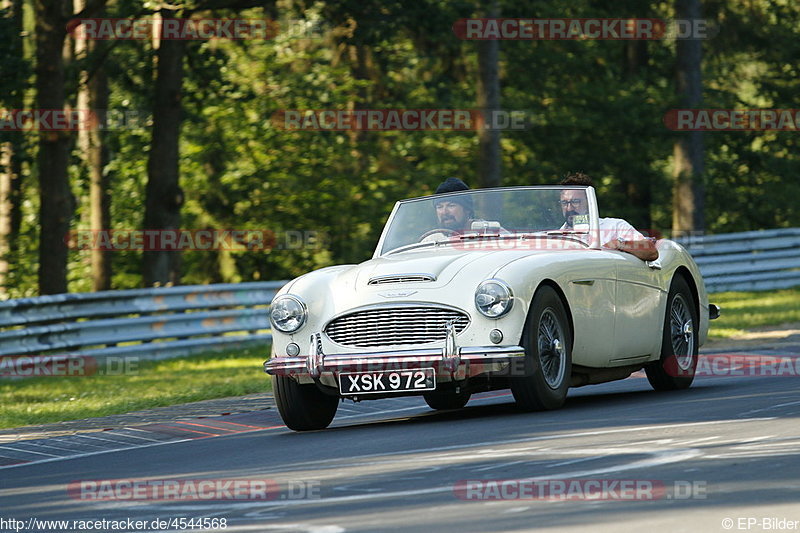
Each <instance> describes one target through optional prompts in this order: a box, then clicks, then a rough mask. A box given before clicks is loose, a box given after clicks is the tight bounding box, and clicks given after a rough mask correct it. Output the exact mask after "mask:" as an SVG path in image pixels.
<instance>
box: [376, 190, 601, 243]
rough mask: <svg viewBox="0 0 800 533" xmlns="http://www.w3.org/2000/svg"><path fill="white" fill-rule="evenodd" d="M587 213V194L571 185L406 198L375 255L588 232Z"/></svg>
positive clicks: (399, 205)
mask: <svg viewBox="0 0 800 533" xmlns="http://www.w3.org/2000/svg"><path fill="white" fill-rule="evenodd" d="M588 209H589V207H588V200H587V197H586V190H585V189H583V188H574V187H573V188H563V187H553V188H508V189H483V190H481V189H478V190H473V191H465V192H463V193H451V194H444V195H436V196H428V197H425V198H417V199H413V200H406V201H403V202H400V203H399V204H398V207H397V209H396V210H395V212H394V215H393V216H392V217H391V219H390V221H389V225H388V227H387V228H386V229H385V230H384V235H383V240H382V245H381V248H380V252H379V254H380V255H383V254H385V253H388V252H391V251H392V250H397V249H400V248H404V247H414V245H420V247H422V246H425V245H426V244H428V245H431V246H432V245H434V244H435V243H437V242H438V243H441V242H446V241H450V240H458V239H464V238H481V237H492V236H495V237H498V236H501V237H503V236H504V237H506V238H507V237H509V236H512V235H513V236H516V235H526V234H532V233H546V232H551V231H552V232H570V233H572V232H575V233H577V234H579V235H582V234H588V232H589V219H590V217H589V214H588ZM476 233H477V234H478V235H477V236H476Z"/></svg>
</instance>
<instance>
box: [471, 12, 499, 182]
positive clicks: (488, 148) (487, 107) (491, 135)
mask: <svg viewBox="0 0 800 533" xmlns="http://www.w3.org/2000/svg"><path fill="white" fill-rule="evenodd" d="M499 13H500V9H499V7H498V5H497V0H493V1H492V4H491V7H490V8H489V13H488V15H487V16H488V17H491V18H495V17H499V16H500V14H499ZM477 47H478V109H479V110H480V111H481V112H482V113H483V114H484V117H485V118H486V121H489V120H491V117H492V116H493V114H494V113H495V112H497V111H499V110H500V73H499V65H498V62H499V54H500V43H499V41H498V40H496V39H492V40H487V41H478V42H477ZM501 168H502V155H501V153H500V130H499V129H493V128H487V127H486V124H484V127H482V128H480V129H479V130H478V172H479V176H478V181H479V184H480V186H481V187H499V186H500V179H501Z"/></svg>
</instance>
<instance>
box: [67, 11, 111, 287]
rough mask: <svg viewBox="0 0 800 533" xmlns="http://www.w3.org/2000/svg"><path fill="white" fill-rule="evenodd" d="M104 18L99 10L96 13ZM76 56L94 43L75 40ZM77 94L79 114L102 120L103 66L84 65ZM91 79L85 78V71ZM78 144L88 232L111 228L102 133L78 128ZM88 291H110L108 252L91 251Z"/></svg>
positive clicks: (105, 84)
mask: <svg viewBox="0 0 800 533" xmlns="http://www.w3.org/2000/svg"><path fill="white" fill-rule="evenodd" d="M85 4H86V0H80V1H79V2H78V10H79V11H80V10H82V9H84V8H85V7H86V5H85ZM96 15H97V16H98V17H102V16H104V12H103V11H102V10H101V11H99V12H98V13H96ZM75 44H76V53H77V54H78V55H79V56H82V57H83V58H84V60H85V59H86V58H89V57H91V56H92V53H93V52H94V51H96V50H97V41H93V40H77V41H76V42H75ZM84 65H85V66H84V69H83V71H82V72H81V80H80V86H79V93H78V109H79V112H81V113H86V112H87V111H88V110H91V111H92V112H93V113H96V114H97V116H98V118H99V119H100V120H102V118H103V115H104V114H105V112H106V110H107V109H108V77H107V76H106V72H105V68H104V67H103V65H98V66H97V67H96V68H90V66H91V65H90V64H89V63H87V62H84ZM90 71H92V72H93V73H92V75H91V76H92V77H91V78H89V75H90V74H89V72H90ZM78 144H79V146H80V148H81V155H82V157H83V158H84V162H85V167H86V168H87V169H88V173H89V228H90V230H92V231H98V230H109V229H111V205H110V204H111V199H110V195H109V194H108V190H109V186H110V184H109V179H108V176H107V174H106V172H105V167H106V165H107V164H108V147H107V145H106V135H105V130H104V129H102V128H91V129H81V130H80V131H79V132H78ZM90 253H91V264H92V290H94V291H105V290H109V289H111V255H112V252H111V251H108V250H100V249H97V250H95V249H93V250H91V252H90Z"/></svg>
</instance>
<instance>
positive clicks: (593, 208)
mask: <svg viewBox="0 0 800 533" xmlns="http://www.w3.org/2000/svg"><path fill="white" fill-rule="evenodd" d="M568 189H583V190H585V191H586V202H587V207H588V209H589V232H588V237H589V248H591V249H593V250H599V249H600V248H601V245H602V242H601V241H600V215H599V210H598V206H597V196H596V194H595V190H594V187H591V186H584V185H524V186H518V187H493V188H488V189H470V190H466V191H457V192H452V193H447V194H430V195H428V196H419V197H417V198H407V199H405V200H400V201H398V202H395V204H394V208H392V212H391V213H390V214H389V218H388V219H386V224H385V225H384V226H383V231H382V232H381V237H380V239H378V244H377V245H376V246H375V252H374V253H373V254H372V258H373V259H377V258H378V257H383V256H385V255H388V254H390V253H392V252H393V251H394V250H396V249H397V248H395V249H392V250H387V251H386V252H385V253H383V254H381V253H380V251H381V248H383V243H384V241H385V240H386V237H387V234H388V230H389V228H390V227H391V225H392V222H393V221H394V219H395V217H396V216H397V211H398V210H399V209H400V206H401V205H403V204H406V203H411V202H422V201H425V200H430V199H431V198H434V197H436V198H446V197H448V196H455V195H462V194H464V193H472V194H478V193H485V192H506V191H515V190H516V191H524V190H551V191H552V190H568ZM432 244H433V243H432Z"/></svg>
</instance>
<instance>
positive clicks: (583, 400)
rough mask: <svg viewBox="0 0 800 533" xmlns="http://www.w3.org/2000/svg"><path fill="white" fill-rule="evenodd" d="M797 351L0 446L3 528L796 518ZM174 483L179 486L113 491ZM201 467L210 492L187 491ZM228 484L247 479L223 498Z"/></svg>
mask: <svg viewBox="0 0 800 533" xmlns="http://www.w3.org/2000/svg"><path fill="white" fill-rule="evenodd" d="M797 348H798V347H797V346H787V347H784V348H782V349H779V350H757V349H752V348H751V349H748V351H747V354H761V355H769V356H780V357H782V358H784V359H783V361H784V362H786V361H789V362H790V364H788V365H787V364H784V365H783V367H781V368H782V370H781V372H780V373H782V374H783V376H773V375H770V374H771V372H766V374H767V375H752V374H754V373H756V374H758V373H760V372H754V371H753V370H752V369H750V370H747V369H746V370H744V371H742V370H739V371H732V370H720V369H716V371H715V375H704V376H701V377H698V378H697V379H696V380H695V384H694V385H693V386H692V388H691V389H689V390H686V391H678V392H663V393H662V392H654V391H653V390H652V389H651V388H650V386H649V384H648V382H647V380H646V379H644V378H642V377H641V376H634V377H631V378H629V379H626V380H624V381H618V382H614V383H608V384H604V385H596V386H590V387H583V388H579V389H573V390H571V391H570V394H569V398H568V401H567V405H566V406H565V407H564V408H563V409H561V410H558V411H553V412H540V413H521V412H518V411H517V410H516V409H515V407H514V404H513V400H512V398H511V396H510V394H508V393H504V392H495V393H487V394H483V395H480V396H477V397H473V399H472V400H471V401H470V403H469V404H468V406H467V407H466V408H465V409H462V410H460V411H451V412H434V411H432V410H430V409H429V408H428V407H427V406H426V405H425V404H424V403H423V401H422V400H421V399H418V398H400V399H394V400H378V401H372V402H363V403H359V404H353V403H346V404H342V406H341V408H340V411H339V413H338V414H337V417H336V419H335V420H334V423H333V425H332V426H331V428H329V429H328V430H325V431H317V432H309V433H295V432H292V431H289V430H288V429H286V428H285V427H284V426H282V425H281V423H280V419H279V418H278V417H277V413H276V412H275V410H274V409H272V410H265V411H257V412H253V413H247V414H242V415H234V416H231V417H224V418H214V419H197V420H195V421H188V422H187V421H183V422H180V423H178V422H176V423H175V424H157V425H153V427H149V428H148V427H144V428H139V429H137V430H119V431H113V432H103V433H92V434H88V435H82V436H81V435H78V436H75V438H74V439H73V440H68V439H67V440H65V438H61V440H55V439H47V440H40V441H28V442H18V443H14V444H9V445H3V446H0V454H3V453H4V454H5V457H6V459H5V466H2V467H0V531H89V530H90V529H88V526H92V529H91V530H92V531H117V530H118V529H113V528H112V525H114V524H112V523H111V522H107V523H105V524H103V523H93V524H87V523H80V522H78V523H76V524H69V525H66V524H61V525H58V526H57V527H55V526H53V525H51V527H50V528H49V529H48V528H47V527H46V524H43V523H42V522H36V521H44V520H68V521H73V520H76V521H80V520H89V521H100V520H104V519H105V520H106V521H113V520H127V519H131V520H141V521H144V522H146V524H144V525H143V526H142V527H141V528H139V529H136V530H137V531H189V530H193V531H199V530H200V529H198V528H196V527H195V528H192V527H189V526H188V524H189V522H188V520H190V519H195V520H198V519H200V521H202V519H203V518H207V519H212V518H217V519H224V520H225V526H226V527H225V529H223V528H222V527H221V524H220V523H215V525H216V526H217V527H215V528H208V529H205V530H206V531H223V530H224V531H231V532H238V531H248V532H249V531H265V532H267V531H268V532H272V531H309V532H324V533H335V532H344V531H381V532H383V531H437V532H445V531H458V532H468V531H469V532H472V531H476V532H477V531H529V530H544V531H547V530H551V531H579V530H580V531H587V530H588V531H608V532H612V531H613V532H618V531H631V532H633V531H635V532H641V531H647V532H649V533H652V532H677V531H691V532H695V531H800V424H798V416H800V392H799V391H798V383H799V382H798V377H800V376H798V373H797V372H796V370H797V369H798V368H800V356H798V349H797ZM728 353H730V352H728ZM740 355H741V354H740ZM705 357H709V355H708V354H706V355H704V358H705ZM709 359H710V358H709ZM706 368H711V367H710V366H707V367H706ZM792 368H793V369H795V370H794V371H793V370H792ZM709 373H710V372H709ZM732 374H733V375H732ZM91 438H95V439H96V440H95V441H94V442H92V441H91V440H87V439H91ZM81 439H82V440H81ZM97 439H99V440H97ZM3 448H4V450H5V451H4V450H3ZM120 480H122V481H120ZM176 480H182V481H183V484H182V485H181V487H182V489H181V490H183V491H184V492H183V494H182V495H181V499H176V497H175V496H174V494H173V495H172V496H170V497H169V498H164V497H163V495H161V496H158V495H157V496H156V497H153V494H156V493H153V492H149V493H147V494H149V495H150V498H149V499H147V497H146V496H143V494H145V493H144V492H142V493H141V494H139V495H138V496H136V497H133V492H132V490H129V491H127V492H126V491H125V490H119V489H120V487H123V488H125V487H130V486H133V485H126V484H125V483H129V484H133V483H138V486H139V487H142V486H147V487H150V489H147V490H151V491H152V490H155V489H152V487H159V486H161V484H162V483H165V482H170V483H175V482H176ZM199 480H205V481H209V480H213V481H214V482H215V483H217V484H216V485H214V487H216V488H215V489H214V490H213V491H211V492H209V491H206V492H205V493H203V495H202V497H200V496H199V495H197V494H196V493H194V492H192V491H188V489H187V487H195V488H197V486H198V485H197V483H199ZM225 480H228V481H238V482H240V484H239V485H238V486H239V487H242V486H246V487H249V489H248V490H245V491H243V492H240V493H237V494H236V495H235V496H237V497H234V496H233V495H232V493H230V491H228V492H226V490H225V489H224V488H219V487H220V485H219V483H224V482H225ZM81 481H83V482H87V481H90V482H92V483H96V485H88V486H89V487H90V488H91V490H84V491H83V492H82V491H81V490H78V489H76V488H75V487H84V489H85V488H86V486H87V485H86V484H85V483H84V485H80V482H81ZM603 482H604V483H605V484H601V483H603ZM103 483H105V485H103ZM265 484H266V486H267V487H268V488H269V490H268V491H266V492H265V491H261V490H255V489H254V487H255V488H258V487H263V486H265ZM206 486H207V487H208V486H210V485H206ZM598 486H599V487H602V489H598V490H599V491H598V490H595V489H597V487H598ZM92 487H95V488H92ZM102 487H106V488H107V487H114V490H118V492H116V493H114V492H105V493H104V492H102V490H101V489H102ZM631 487H634V488H635V490H633V489H631ZM187 491H188V492H187ZM209 495H212V496H214V497H215V498H217V499H213V500H208V499H205V498H206V497H207V496H209ZM241 496H244V498H242V497H241ZM159 498H160V499H159ZM180 518H185V519H186V520H187V522H185V524H186V525H185V526H184V527H183V528H182V527H181V525H180V522H179V521H178V522H176V523H174V524H172V525H171V526H170V525H169V524H167V525H166V526H165V527H161V526H160V525H158V524H155V527H151V526H153V525H154V524H153V520H156V519H160V520H165V521H170V520H176V521H177V520H179V519H180ZM3 520H5V522H3ZM9 520H19V521H23V523H12V522H9ZM29 520H33V521H31V522H29ZM207 524H211V523H210V522H207ZM117 525H119V524H117ZM73 526H77V527H73ZM4 528H5V529H4ZM122 530H123V531H124V530H127V531H133V529H122Z"/></svg>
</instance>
